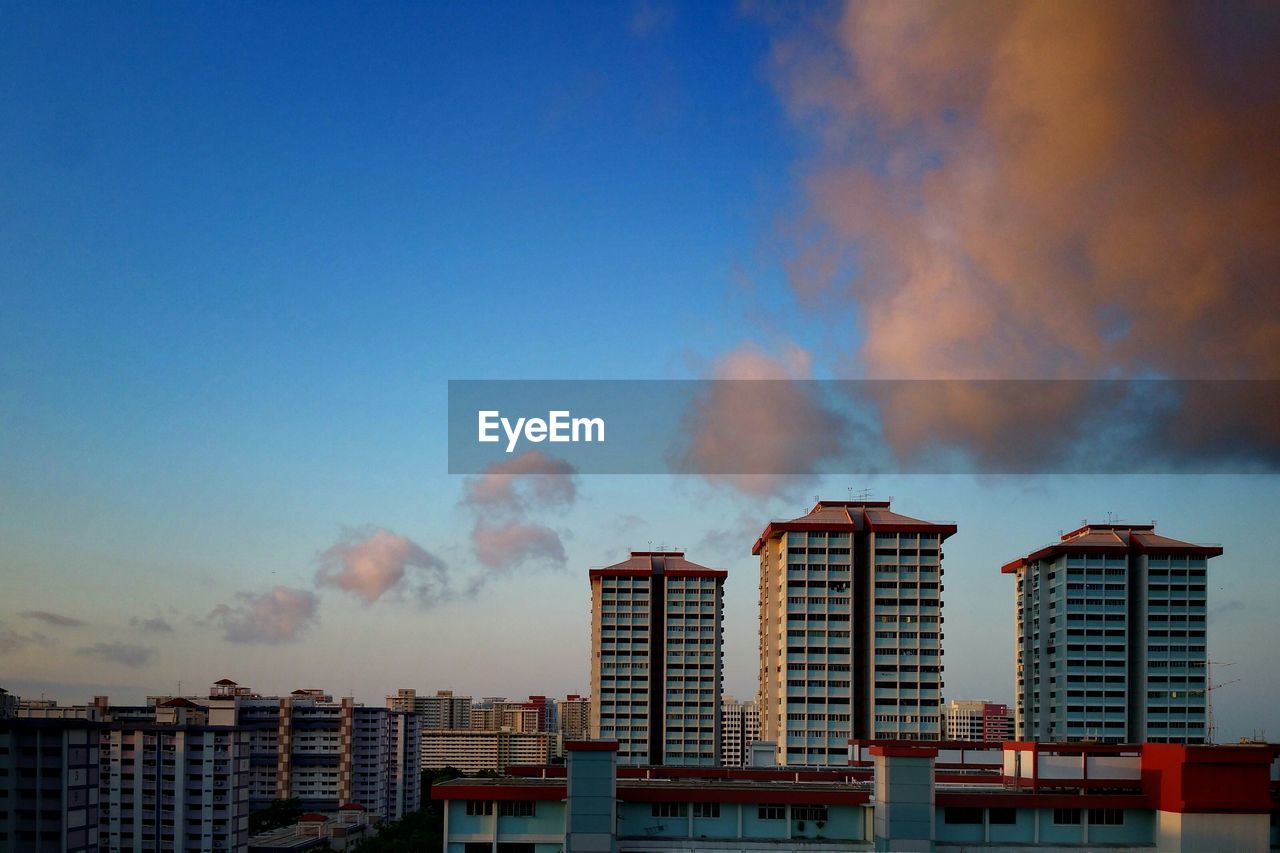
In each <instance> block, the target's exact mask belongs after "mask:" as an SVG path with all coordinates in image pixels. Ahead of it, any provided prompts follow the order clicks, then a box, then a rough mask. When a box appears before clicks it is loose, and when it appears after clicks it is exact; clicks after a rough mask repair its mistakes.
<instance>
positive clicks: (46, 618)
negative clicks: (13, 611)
mask: <svg viewBox="0 0 1280 853" xmlns="http://www.w3.org/2000/svg"><path fill="white" fill-rule="evenodd" d="M18 615H19V616H22V617H24V618H27V619H37V620H39V621H41V622H44V623H46V624H49V625H53V626H55V627H57V628H81V627H83V626H84V625H86V624H87V623H86V622H84V621H82V620H80V619H76V618H75V617H74V616H63V615H62V614H61V613H50V612H49V611H48V610H24V611H22V612H21V613H19V614H18Z"/></svg>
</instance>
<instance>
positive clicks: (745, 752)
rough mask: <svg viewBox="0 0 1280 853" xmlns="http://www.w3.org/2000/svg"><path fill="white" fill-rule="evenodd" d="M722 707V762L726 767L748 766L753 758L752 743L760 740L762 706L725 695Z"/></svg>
mask: <svg viewBox="0 0 1280 853" xmlns="http://www.w3.org/2000/svg"><path fill="white" fill-rule="evenodd" d="M720 708H721V710H720V763H721V764H722V765H724V766H725V767H746V766H748V764H749V762H750V760H751V744H753V743H755V742H756V741H758V740H760V706H759V705H757V704H756V703H755V702H754V701H752V702H739V701H737V700H736V699H734V698H733V697H732V696H725V697H724V700H723V702H722V704H721V706H720Z"/></svg>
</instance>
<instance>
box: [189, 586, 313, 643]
mask: <svg viewBox="0 0 1280 853" xmlns="http://www.w3.org/2000/svg"><path fill="white" fill-rule="evenodd" d="M318 607H319V598H318V597H317V596H316V594H315V593H314V592H311V591H309V590H305V589H295V588H293V587H287V586H276V587H273V588H272V589H270V590H268V591H267V592H264V593H258V594H255V593H249V592H240V593H236V602H235V603H234V604H219V605H218V606H217V607H215V608H214V609H213V611H212V612H211V613H210V614H209V618H210V619H211V620H212V621H213V622H214V624H216V625H218V626H219V627H221V628H222V632H223V637H224V639H226V640H227V641H228V642H232V643H267V644H278V643H287V642H290V641H291V640H294V639H297V637H298V635H299V634H301V633H302V632H303V631H304V630H306V629H307V628H308V627H309V626H310V625H311V624H312V623H313V622H314V621H315V618H316V610H317V608H318Z"/></svg>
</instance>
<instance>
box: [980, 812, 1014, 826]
mask: <svg viewBox="0 0 1280 853" xmlns="http://www.w3.org/2000/svg"><path fill="white" fill-rule="evenodd" d="M1017 822H1018V810H1017V809H987V823H990V824H992V825H996V824H999V825H1006V826H1007V825H1011V824H1015V823H1017Z"/></svg>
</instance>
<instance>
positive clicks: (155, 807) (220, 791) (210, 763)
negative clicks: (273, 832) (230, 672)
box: [98, 699, 249, 853]
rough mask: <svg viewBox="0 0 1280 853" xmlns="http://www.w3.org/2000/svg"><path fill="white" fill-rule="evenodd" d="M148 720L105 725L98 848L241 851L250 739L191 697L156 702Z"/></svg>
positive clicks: (118, 852) (118, 851)
mask: <svg viewBox="0 0 1280 853" xmlns="http://www.w3.org/2000/svg"><path fill="white" fill-rule="evenodd" d="M154 711H155V718H154V721H153V722H150V723H138V722H115V723H109V724H107V725H106V726H104V727H103V729H102V732H101V736H100V743H101V746H100V763H99V775H98V779H99V794H98V804H99V825H98V843H99V848H98V849H99V850H100V851H103V853H106V851H110V853H125V851H136V853H142V851H154V850H182V851H186V853H195V851H199V853H214V851H229V850H243V849H245V846H246V845H247V844H248V840H249V785H248V781H249V774H248V771H249V738H248V733H247V732H245V731H244V730H241V729H235V728H221V727H210V726H208V725H205V714H204V711H203V709H200V708H198V707H197V706H196V705H195V704H194V703H192V702H190V701H189V700H186V699H172V700H168V701H167V702H165V703H163V704H161V705H159V706H155V708H154Z"/></svg>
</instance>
